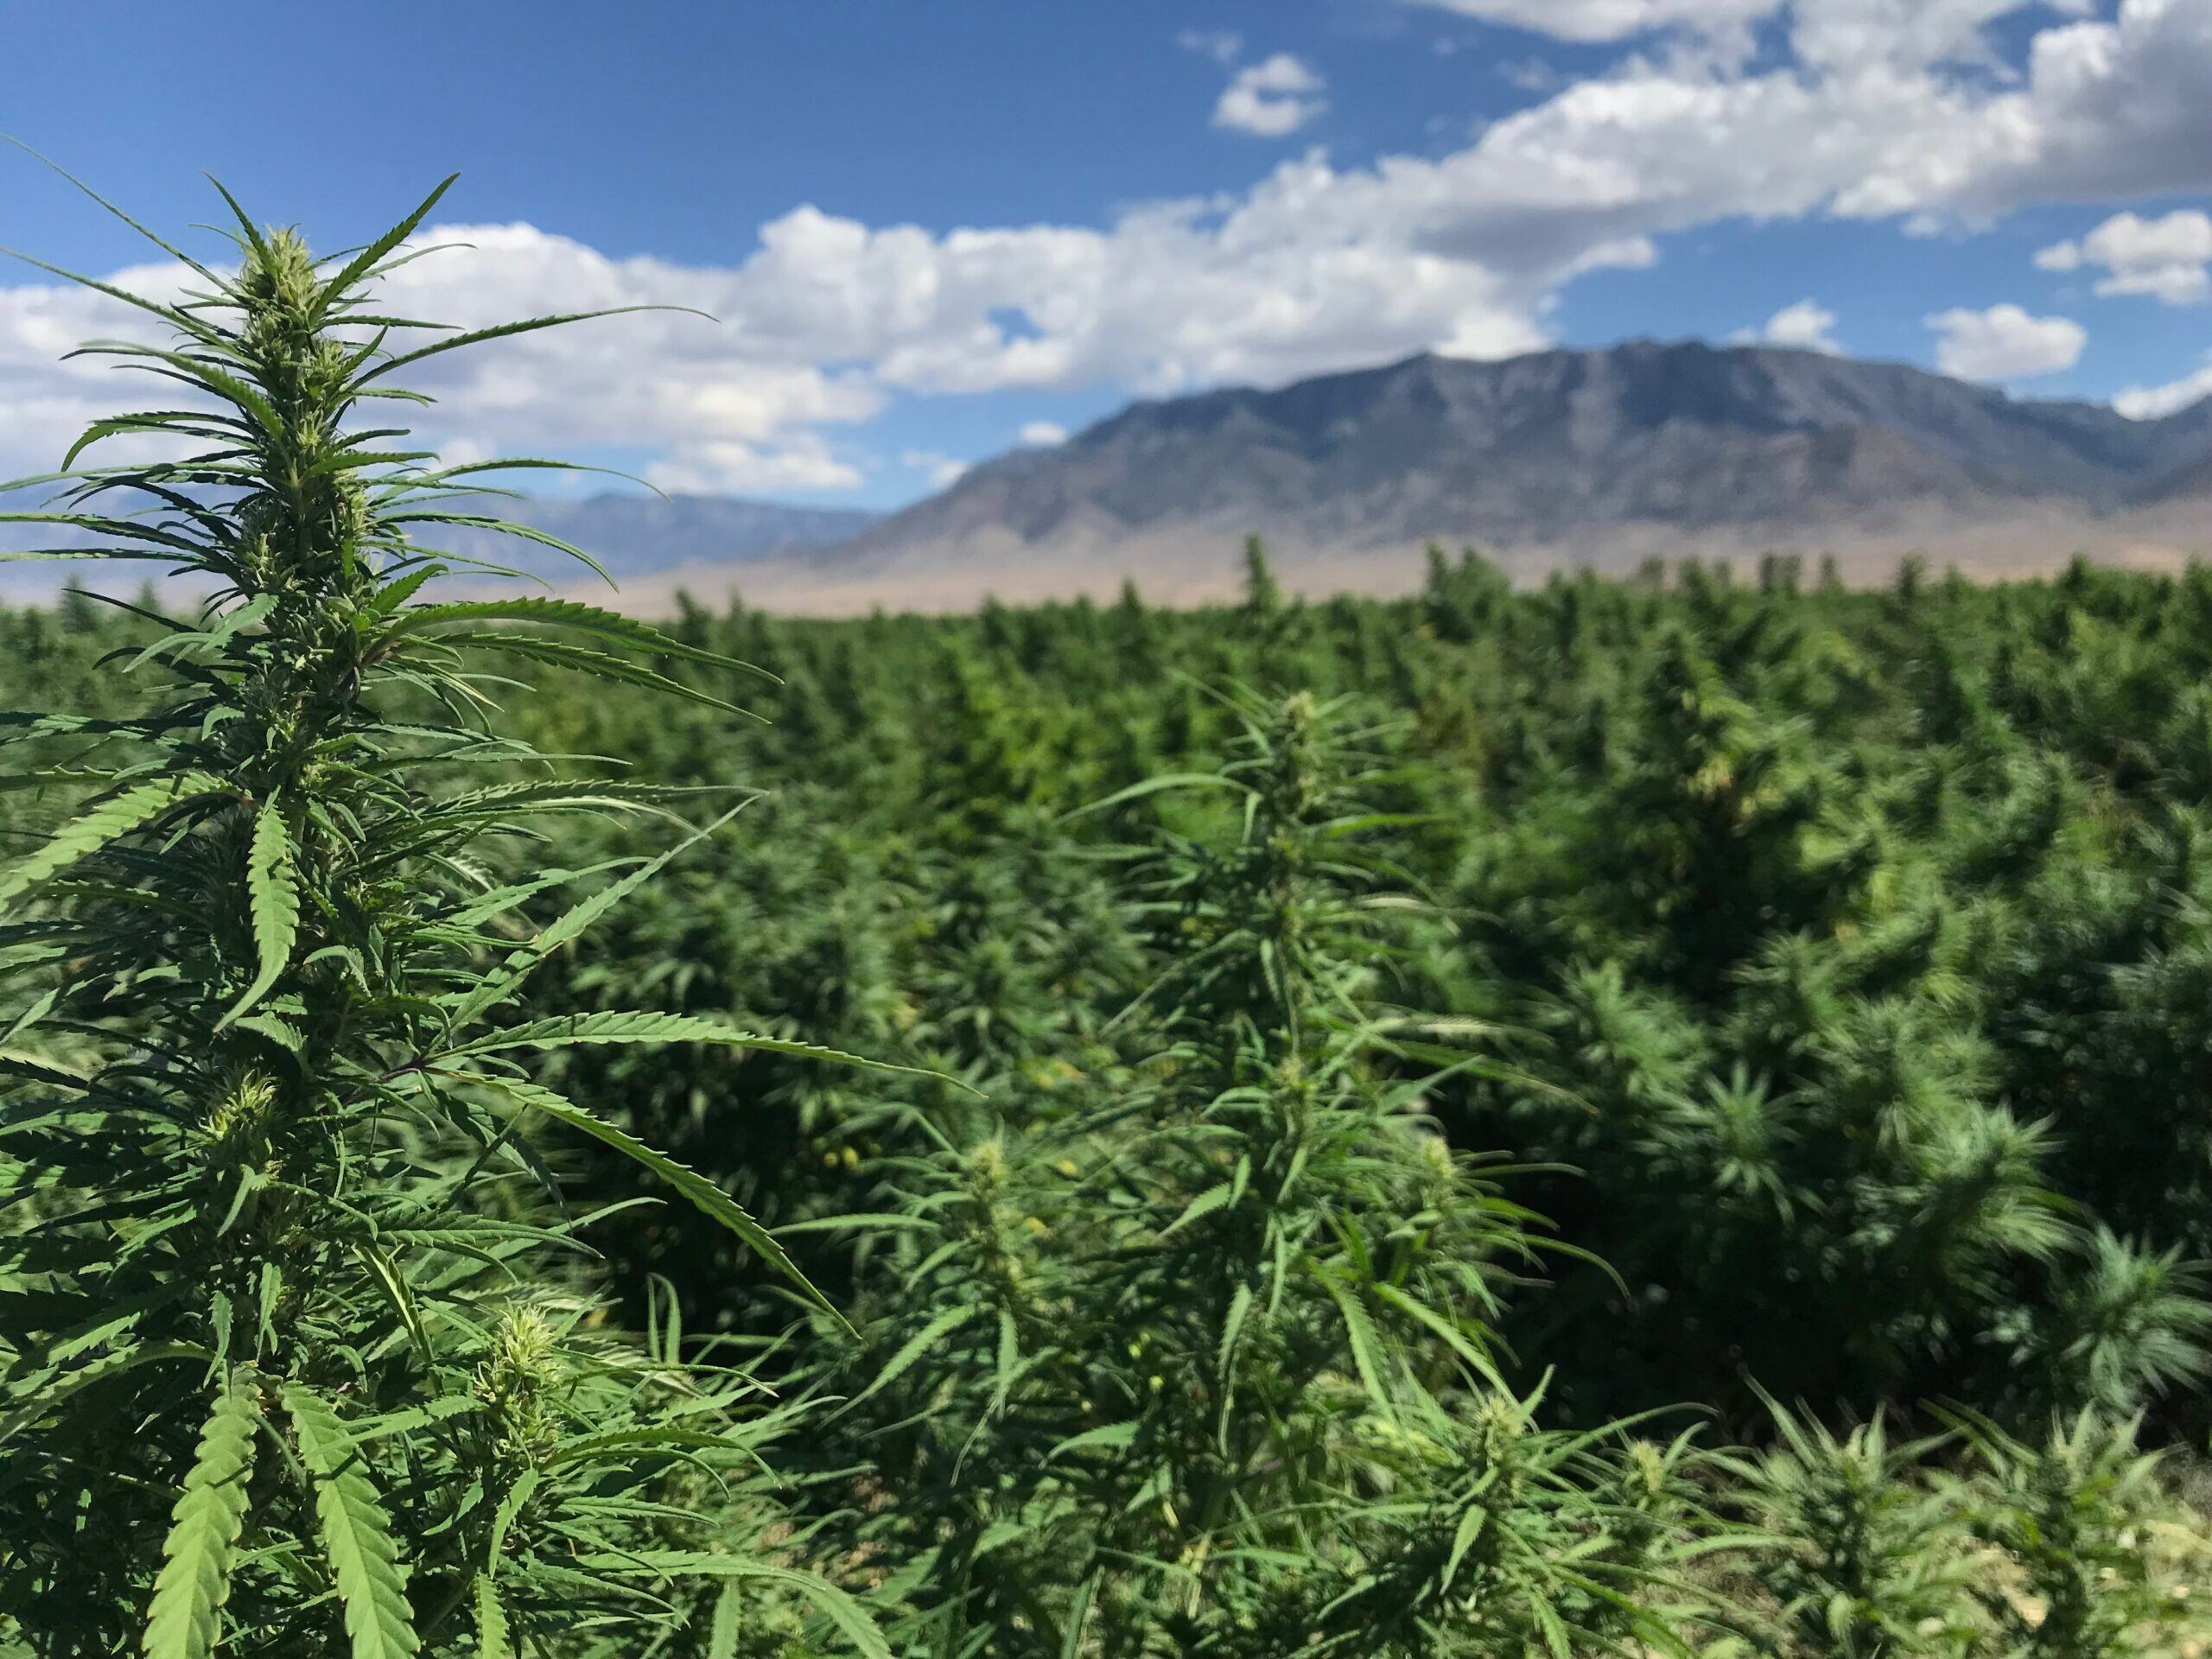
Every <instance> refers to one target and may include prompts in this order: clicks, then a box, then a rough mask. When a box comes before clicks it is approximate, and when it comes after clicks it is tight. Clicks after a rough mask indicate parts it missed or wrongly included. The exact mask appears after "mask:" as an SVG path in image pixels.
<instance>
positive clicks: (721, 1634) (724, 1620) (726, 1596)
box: [707, 1583, 742, 1659]
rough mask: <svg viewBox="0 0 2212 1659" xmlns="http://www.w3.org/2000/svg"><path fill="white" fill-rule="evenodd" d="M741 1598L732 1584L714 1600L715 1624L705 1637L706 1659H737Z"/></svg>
mask: <svg viewBox="0 0 2212 1659" xmlns="http://www.w3.org/2000/svg"><path fill="white" fill-rule="evenodd" d="M741 1600H742V1598H741V1596H740V1595H739V1593H738V1588H737V1586H736V1585H735V1584H734V1583H730V1584H726V1585H724V1586H722V1592H721V1595H719V1596H717V1597H716V1598H715V1622H714V1625H713V1628H712V1629H711V1630H709V1632H708V1635H707V1659H737V1616H738V1610H739V1607H740V1605H741Z"/></svg>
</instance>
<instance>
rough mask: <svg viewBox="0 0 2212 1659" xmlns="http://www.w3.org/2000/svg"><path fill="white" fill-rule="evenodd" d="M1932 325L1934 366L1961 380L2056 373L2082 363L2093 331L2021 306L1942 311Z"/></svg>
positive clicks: (1933, 318)
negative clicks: (1934, 347) (2026, 309)
mask: <svg viewBox="0 0 2212 1659" xmlns="http://www.w3.org/2000/svg"><path fill="white" fill-rule="evenodd" d="M1928 326H1929V327H1930V328H1933V329H1934V330H1935V331H1936V334H1937V335H1938V336H1940V338H1939V339H1938V340H1937V341H1936V366H1937V367H1938V368H1940V369H1942V371H1943V372H1944V373H1946V374H1953V375H1956V376H1958V377H1959V378H1961V380H2020V379H2025V378H2028V377H2029V376H2031V375H2037V374H2056V373H2057V372H2059V371H2060V370H2062V369H2070V368H2072V367H2073V366H2074V365H2075V364H2076V363H2078V362H2080V361H2081V360H2082V347H2084V346H2087V345H2088V343H2089V332H2088V329H2086V328H2084V327H2082V325H2081V324H2080V323H2078V322H2075V321H2073V320H2072V319H2070V318H2068V317H2033V316H2030V315H2028V314H2027V313H2026V312H2025V311H2024V310H2022V309H2021V308H2019V307H2018V306H2017V305H1993V306H1991V307H1990V308H1989V309H1987V310H1986V311H1969V310H1967V309H1965V308H1958V309H1955V310H1950V311H1942V312H1938V313H1937V314H1936V315H1934V316H1932V317H1930V318H1929V319H1928Z"/></svg>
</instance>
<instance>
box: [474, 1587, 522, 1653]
mask: <svg viewBox="0 0 2212 1659" xmlns="http://www.w3.org/2000/svg"><path fill="white" fill-rule="evenodd" d="M476 1652H477V1655H478V1659H510V1656H511V1655H512V1653H513V1652H514V1649H513V1648H512V1646H511V1645H510V1644H509V1643H508V1640H507V1610H506V1609H505V1607H503V1606H501V1605H500V1604H499V1586H497V1585H495V1584H493V1582H492V1575H491V1574H490V1573H478V1574H477V1575H476Z"/></svg>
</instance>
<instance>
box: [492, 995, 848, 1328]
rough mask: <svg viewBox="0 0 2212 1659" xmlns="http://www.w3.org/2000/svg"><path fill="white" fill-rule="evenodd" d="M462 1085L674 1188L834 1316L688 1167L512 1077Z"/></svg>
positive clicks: (776, 1249)
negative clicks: (501, 1099)
mask: <svg viewBox="0 0 2212 1659" xmlns="http://www.w3.org/2000/svg"><path fill="white" fill-rule="evenodd" d="M555 1023H556V1024H557V1023H560V1022H558V1021H556V1022H555ZM467 1081H469V1082H472V1083H478V1084H483V1085H484V1086H486V1087H487V1088H491V1089H496V1090H499V1092H500V1093H502V1094H504V1095H505V1096H508V1098H510V1099H511V1100H512V1101H513V1102H514V1103H516V1104H517V1105H518V1106H523V1107H526V1108H528V1109H531V1110H532V1111H537V1112H542V1113H543V1114H544V1115H545V1116H547V1117H550V1118H551V1119H552V1120H553V1121H554V1122H556V1123H559V1124H562V1125H563V1126H565V1127H566V1128H572V1129H576V1130H579V1131H581V1132H582V1133H583V1134H585V1135H589V1136H591V1137H592V1139H593V1140H594V1141H599V1142H601V1144H602V1145H604V1146H609V1147H613V1148H614V1150H615V1151H617V1152H619V1153H620V1154H622V1155H623V1156H624V1157H626V1158H627V1159H629V1160H631V1161H632V1163H634V1164H637V1165H639V1166H641V1167H643V1168H645V1169H646V1170H649V1171H650V1172H652V1173H653V1174H655V1175H658V1177H659V1178H660V1179H662V1180H664V1181H665V1182H667V1183H668V1184H669V1185H671V1186H672V1187H674V1188H675V1189H676V1191H677V1192H678V1193H679V1194H680V1195H682V1196H683V1198H686V1199H688V1200H689V1201H690V1204H691V1205H692V1206H693V1207H694V1208H695V1209H696V1210H698V1211H700V1212H701V1213H702V1214H703V1215H705V1216H707V1217H709V1218H711V1219H713V1220H715V1221H718V1222H720V1223H721V1224H722V1225H723V1226H724V1227H726V1228H728V1230H730V1231H731V1232H732V1233H734V1234H735V1235H736V1236H738V1237H739V1238H741V1239H742V1240H743V1241H744V1242H745V1243H746V1244H747V1246H748V1247H749V1248H750V1249H752V1251H753V1254H754V1255H758V1256H759V1257H760V1259H761V1260H762V1261H763V1262H766V1263H767V1264H768V1265H769V1266H770V1267H771V1268H774V1269H775V1270H776V1271H777V1272H778V1273H780V1274H783V1275H784V1276H785V1278H786V1279H789V1280H790V1281H791V1282H792V1283H793V1284H795V1285H797V1286H798V1287H799V1288H800V1289H801V1290H803V1291H804V1292H805V1293H806V1294H807V1295H808V1296H810V1297H811V1298H812V1299H813V1300H815V1301H816V1302H817V1303H818V1304H820V1306H823V1308H825V1309H829V1311H830V1312H832V1313H834V1312H835V1311H836V1310H835V1309H830V1308H829V1301H828V1300H827V1299H826V1298H824V1297H823V1294H822V1293H821V1292H820V1291H818V1290H817V1289H816V1288H815V1287H814V1286H813V1284H812V1282H811V1281H810V1280H809V1279H808V1278H807V1276H806V1275H805V1274H804V1273H801V1272H800V1271H799V1268H798V1262H794V1261H792V1260H791V1256H790V1255H788V1254H787V1253H786V1252H785V1249H784V1247H783V1246H782V1245H780V1244H779V1243H776V1241H775V1239H774V1238H773V1237H772V1236H770V1234H769V1232H768V1230H767V1229H766V1228H765V1227H763V1226H762V1225H761V1224H760V1223H759V1222H757V1221H755V1220H753V1217H751V1216H749V1215H747V1213H746V1212H745V1210H744V1208H743V1206H741V1205H740V1204H739V1203H738V1202H737V1200H736V1199H734V1198H731V1197H730V1196H729V1194H728V1193H727V1192H723V1191H722V1190H721V1188H720V1187H718V1186H716V1185H715V1184H714V1183H713V1182H712V1181H710V1180H709V1179H707V1178H706V1177H705V1176H703V1175H702V1174H701V1173H699V1172H698V1171H697V1170H696V1169H693V1168H692V1167H691V1166H690V1165H689V1164H679V1163H678V1162H677V1161H676V1160H675V1159H673V1158H671V1157H670V1156H669V1155H668V1154H665V1153H663V1152H658V1151H656V1150H655V1149H654V1148H652V1147H649V1146H647V1145H646V1144H645V1142H644V1141H640V1140H639V1139H638V1138H637V1136H635V1135H632V1134H631V1133H630V1132H629V1131H628V1130H626V1129H622V1128H616V1127H615V1126H614V1125H613V1124H612V1123H609V1122H607V1121H606V1119H604V1118H601V1117H595V1116H593V1115H592V1114H591V1113H590V1112H588V1111H586V1110H585V1109H583V1108H582V1107H581V1106H579V1105H577V1104H576V1103H575V1102H574V1101H573V1100H570V1099H569V1097H568V1096H565V1095H558V1094H556V1093H554V1091H553V1090H550V1089H546V1088H543V1087H541V1086H539V1085H538V1084H534V1083H525V1082H524V1081H523V1080H522V1079H520V1078H518V1077H469V1078H468V1079H467Z"/></svg>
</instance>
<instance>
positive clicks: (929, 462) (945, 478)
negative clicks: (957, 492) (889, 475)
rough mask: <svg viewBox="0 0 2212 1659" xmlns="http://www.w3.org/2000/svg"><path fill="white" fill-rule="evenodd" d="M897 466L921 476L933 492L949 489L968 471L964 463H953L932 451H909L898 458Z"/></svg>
mask: <svg viewBox="0 0 2212 1659" xmlns="http://www.w3.org/2000/svg"><path fill="white" fill-rule="evenodd" d="M899 465H900V466H901V467H906V469H907V470H908V471H909V472H915V473H919V474H922V475H923V476H924V477H925V478H926V479H928V480H929V481H930V487H931V489H933V490H946V489H950V488H951V487H952V486H954V485H955V484H957V483H958V482H959V481H960V480H961V478H962V476H963V474H965V473H966V472H967V470H968V463H967V462H966V461H955V460H954V459H953V458H952V457H951V456H950V455H944V454H938V452H937V451H936V450H934V449H909V450H907V451H906V454H903V455H901V456H899Z"/></svg>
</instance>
